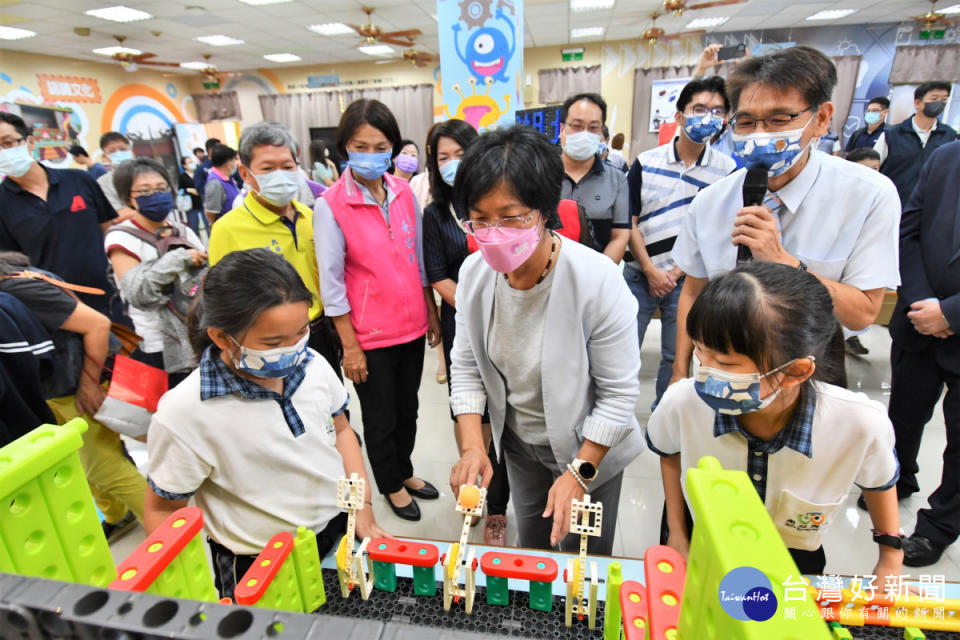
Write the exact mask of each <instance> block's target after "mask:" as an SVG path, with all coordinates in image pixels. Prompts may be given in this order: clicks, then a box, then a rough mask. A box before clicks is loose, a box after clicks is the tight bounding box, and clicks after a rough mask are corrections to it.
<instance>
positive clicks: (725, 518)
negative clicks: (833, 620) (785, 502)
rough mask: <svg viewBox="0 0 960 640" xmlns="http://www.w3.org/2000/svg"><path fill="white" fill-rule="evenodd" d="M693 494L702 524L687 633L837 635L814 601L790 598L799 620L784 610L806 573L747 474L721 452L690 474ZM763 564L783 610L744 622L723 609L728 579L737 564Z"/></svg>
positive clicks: (788, 637) (687, 588) (688, 593)
mask: <svg viewBox="0 0 960 640" xmlns="http://www.w3.org/2000/svg"><path fill="white" fill-rule="evenodd" d="M687 495H688V496H689V499H690V506H691V508H692V509H693V513H694V520H695V521H696V526H695V527H694V528H693V540H691V542H690V556H689V559H688V561H687V575H686V580H685V582H684V588H683V600H682V603H681V607H680V625H679V634H678V635H679V637H680V638H724V639H725V640H768V639H769V638H778V639H779V640H830V638H831V634H830V630H829V628H828V627H827V624H826V623H825V622H824V621H823V619H822V618H821V616H820V613H819V611H818V610H817V608H816V603H815V602H814V601H813V599H812V598H807V599H806V601H804V602H799V601H797V602H793V601H791V602H790V606H796V609H797V611H796V617H795V619H789V620H788V619H786V617H785V616H784V615H783V611H782V609H783V606H784V586H783V583H784V582H786V581H787V580H788V579H789V578H790V577H791V576H799V575H800V571H799V570H798V569H797V565H796V564H795V563H794V562H793V558H791V557H790V553H789V552H788V551H787V548H786V546H785V545H784V544H783V540H782V539H781V538H780V534H779V533H777V529H776V527H775V526H774V524H773V520H772V519H771V518H770V515H769V514H768V513H767V510H766V509H765V508H764V506H763V503H762V502H761V501H760V496H759V495H757V491H756V489H754V487H753V484H752V483H751V482H750V478H749V477H748V476H747V474H746V473H744V472H743V471H724V470H723V468H722V467H721V466H720V463H719V461H718V460H717V459H716V458H713V457H709V456H708V457H704V458H701V459H700V462H699V464H698V465H697V468H691V469H689V470H688V471H687ZM737 567H755V568H757V569H759V570H760V571H762V572H763V573H764V574H766V576H767V578H769V580H770V586H771V589H772V590H773V593H774V595H775V596H776V598H777V602H778V605H779V606H778V610H777V612H776V613H775V614H774V615H773V617H772V618H770V619H769V620H766V621H763V622H756V621H746V622H741V621H739V620H736V619H734V618H732V617H730V616H729V615H727V614H726V612H724V610H723V609H722V608H721V606H720V600H719V598H718V596H717V594H718V593H719V587H720V581H721V580H722V579H723V577H724V576H725V575H726V574H727V573H728V572H729V571H731V570H732V569H735V568H737Z"/></svg>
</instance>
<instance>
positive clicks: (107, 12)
mask: <svg viewBox="0 0 960 640" xmlns="http://www.w3.org/2000/svg"><path fill="white" fill-rule="evenodd" d="M84 13H86V14H87V15H88V16H93V17H94V18H100V19H101V20H112V21H114V22H135V21H137V20H148V19H149V18H152V17H153V16H152V15H150V14H149V13H147V12H146V11H139V10H137V9H131V8H130V7H124V6H122V5H118V6H116V7H107V8H105V9H90V10H89V11H85V12H84Z"/></svg>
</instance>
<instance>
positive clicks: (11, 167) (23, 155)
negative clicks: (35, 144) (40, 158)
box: [0, 144, 33, 178]
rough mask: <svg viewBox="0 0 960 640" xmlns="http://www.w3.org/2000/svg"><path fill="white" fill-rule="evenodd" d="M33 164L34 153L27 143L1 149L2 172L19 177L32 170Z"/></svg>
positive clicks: (0, 167) (0, 165)
mask: <svg viewBox="0 0 960 640" xmlns="http://www.w3.org/2000/svg"><path fill="white" fill-rule="evenodd" d="M32 166H33V155H32V154H31V153H30V149H29V148H28V147H27V145H25V144H18V145H17V146H15V147H10V148H9V149H0V174H3V175H5V176H10V177H12V178H19V177H20V176H22V175H25V174H26V173H27V171H30V167H32Z"/></svg>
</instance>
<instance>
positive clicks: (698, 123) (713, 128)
mask: <svg viewBox="0 0 960 640" xmlns="http://www.w3.org/2000/svg"><path fill="white" fill-rule="evenodd" d="M722 128H723V119H722V118H717V117H716V116H712V115H710V114H705V115H702V116H684V124H683V132H684V133H685V134H687V137H688V138H690V141H691V142H696V143H697V144H702V143H704V142H706V141H707V140H709V139H710V138H712V137H713V136H715V135H717V134H718V133H719V132H720V129H722Z"/></svg>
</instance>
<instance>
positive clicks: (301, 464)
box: [147, 350, 349, 555]
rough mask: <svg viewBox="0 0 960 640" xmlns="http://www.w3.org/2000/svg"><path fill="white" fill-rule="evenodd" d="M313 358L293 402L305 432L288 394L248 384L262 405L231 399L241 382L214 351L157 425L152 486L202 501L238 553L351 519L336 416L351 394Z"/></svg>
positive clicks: (217, 533) (162, 410)
mask: <svg viewBox="0 0 960 640" xmlns="http://www.w3.org/2000/svg"><path fill="white" fill-rule="evenodd" d="M310 353H311V355H312V357H311V358H310V359H309V361H308V362H307V363H306V364H305V365H304V366H303V372H304V373H303V375H302V380H301V381H300V383H299V386H296V388H295V390H294V391H293V392H292V394H290V395H289V396H288V399H289V401H290V402H291V403H292V406H293V408H294V409H295V412H296V416H298V417H299V420H300V422H301V423H302V424H299V425H298V424H296V419H295V418H293V424H291V422H290V419H291V416H288V415H285V414H284V411H283V409H282V405H281V402H280V398H281V396H279V395H277V394H272V396H273V397H272V398H271V397H268V396H269V395H270V394H271V392H269V391H267V390H266V389H263V388H262V387H259V385H255V384H254V383H252V382H249V381H245V380H244V381H243V382H244V383H246V384H247V385H253V387H251V388H252V389H253V392H254V393H255V394H257V395H260V394H262V395H263V396H264V397H262V398H261V397H257V398H256V399H251V398H249V397H245V396H246V395H248V394H245V393H241V392H240V391H238V390H234V391H233V392H230V391H231V389H239V387H237V386H236V380H238V379H239V378H238V377H237V376H236V375H235V374H233V373H232V372H231V371H230V369H229V367H227V366H226V365H225V364H223V363H222V362H220V360H219V358H218V357H217V356H213V357H210V356H209V354H210V351H209V350H208V351H207V353H205V354H204V357H203V358H202V359H201V363H200V367H199V368H197V369H196V370H194V371H193V373H191V374H190V375H189V376H188V377H187V378H186V379H185V380H184V381H183V382H181V383H180V384H179V385H177V386H176V387H174V388H173V389H171V390H170V391H169V392H168V393H167V394H166V395H165V396H163V398H162V399H161V400H160V404H159V406H158V407H157V412H156V414H154V416H153V421H152V422H151V424H150V431H149V435H148V438H147V447H148V449H149V453H150V458H149V466H150V473H149V477H148V483H149V484H150V487H151V488H152V489H153V491H154V492H155V493H157V495H159V496H161V497H164V498H169V499H185V498H188V497H190V496H191V495H193V494H196V503H197V506H198V507H200V509H201V510H202V511H203V517H204V525H205V527H206V529H207V533H208V534H209V535H210V537H211V538H213V540H214V541H216V542H219V543H220V544H222V545H223V546H225V547H227V548H228V549H230V550H231V551H233V552H234V553H235V554H238V555H256V554H258V553H260V551H262V550H263V547H264V545H266V543H267V541H269V539H270V538H271V537H272V536H274V535H275V534H277V533H279V532H280V531H295V530H296V528H297V527H299V526H301V525H302V526H305V527H308V528H310V529H312V530H313V531H321V530H322V529H323V528H324V527H325V526H326V525H327V524H328V523H329V522H330V520H331V519H332V518H333V517H334V516H336V515H337V514H338V513H339V512H340V511H341V510H340V509H339V508H338V507H337V481H338V480H339V479H340V478H341V477H342V476H343V475H344V469H343V460H342V458H341V457H340V454H339V452H338V451H337V449H336V448H335V444H336V432H335V431H334V427H333V418H332V417H333V416H335V415H338V414H339V413H341V412H342V411H343V409H344V408H345V407H346V405H347V402H348V400H349V396H348V394H347V391H346V390H345V389H344V387H343V384H342V383H341V382H340V381H339V380H338V379H337V376H336V374H334V372H333V369H331V368H330V365H329V364H327V361H326V360H324V359H323V358H322V357H319V356H318V355H317V354H316V353H315V352H313V351H311V352H310ZM295 375H296V374H295ZM230 376H233V378H230ZM286 382H287V385H288V388H289V387H290V386H292V385H291V378H288V379H287V381H286ZM201 385H203V391H204V395H206V396H208V399H206V400H201ZM244 388H245V387H244ZM211 389H212V390H213V391H212V392H211ZM260 390H262V391H260ZM219 394H225V395H219ZM209 396H213V397H209ZM295 431H300V433H299V435H295V434H294V432H295Z"/></svg>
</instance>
